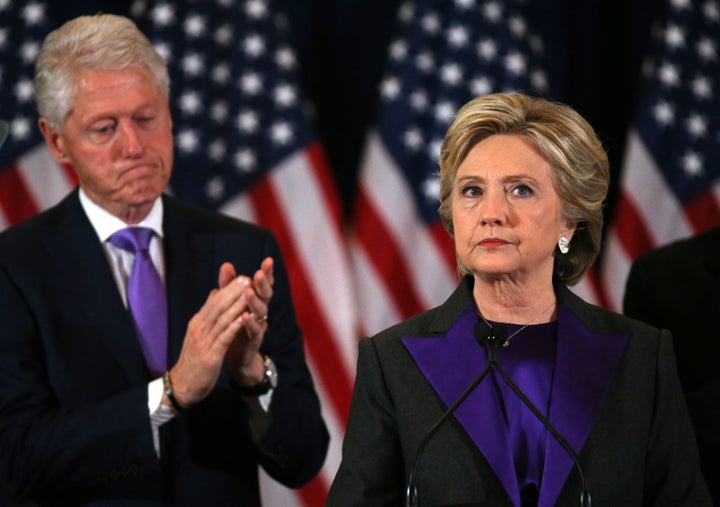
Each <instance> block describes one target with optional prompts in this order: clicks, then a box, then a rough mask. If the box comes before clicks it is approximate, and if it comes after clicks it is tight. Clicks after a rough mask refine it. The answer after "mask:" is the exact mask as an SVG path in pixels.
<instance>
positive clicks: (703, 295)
mask: <svg viewBox="0 0 720 507" xmlns="http://www.w3.org/2000/svg"><path fill="white" fill-rule="evenodd" d="M623 310H624V313H625V314H626V315H629V316H631V317H634V318H636V319H639V320H642V321H644V322H647V323H648V324H652V325H653V326H657V327H661V328H666V329H669V330H670V332H671V333H672V335H673V342H674V346H675V355H676V357H677V367H678V374H679V376H680V382H681V383H682V386H683V389H684V390H685V398H686V400H687V404H688V409H689V411H690V418H691V419H692V421H693V425H694V427H695V434H696V436H697V440H698V446H699V449H700V463H701V466H702V469H703V473H704V474H705V478H706V480H707V482H708V486H709V487H710V492H711V493H712V495H713V499H714V501H715V505H720V324H718V322H719V321H718V316H720V228H718V229H714V230H712V231H709V232H706V233H703V234H699V235H697V236H694V237H692V238H690V239H686V240H683V241H678V242H675V243H672V244H670V245H667V246H665V247H663V248H659V249H657V250H654V251H652V252H649V253H647V254H645V255H643V256H641V257H639V258H638V259H637V260H636V261H635V262H634V263H633V266H632V269H631V270H630V276H629V277H628V282H627V287H626V290H625V299H624V302H623Z"/></svg>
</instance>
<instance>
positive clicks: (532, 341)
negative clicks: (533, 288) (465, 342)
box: [491, 321, 557, 505]
mask: <svg viewBox="0 0 720 507" xmlns="http://www.w3.org/2000/svg"><path fill="white" fill-rule="evenodd" d="M491 324H493V325H494V323H493V322H491ZM506 326H507V330H508V335H509V336H512V335H513V333H515V332H516V331H517V330H518V329H520V328H521V327H522V326H519V325H515V324H507V325H506ZM556 343H557V321H555V322H549V323H545V324H533V325H530V326H528V327H526V328H525V329H523V330H522V331H520V332H519V333H518V334H517V335H515V336H513V337H512V339H511V340H510V342H509V345H508V347H507V348H505V347H500V348H499V350H498V362H499V364H500V367H501V368H502V369H503V370H504V371H505V373H506V374H507V376H508V377H510V379H511V380H512V381H513V382H514V383H515V384H516V385H517V386H518V387H519V388H520V390H521V391H522V392H523V393H525V395H526V396H527V397H528V399H529V400H530V401H531V402H532V403H533V404H534V405H535V406H536V407H537V408H538V410H539V411H540V412H541V413H542V414H543V415H545V416H546V417H548V414H549V410H550V402H551V400H550V392H551V390H552V382H553V373H554V371H555V345H556ZM492 375H493V381H494V385H495V391H496V393H497V395H498V399H499V401H500V406H501V407H502V410H503V416H504V419H505V424H506V426H507V432H508V439H509V443H510V451H511V452H512V455H513V462H514V464H515V473H516V474H517V480H518V485H519V487H520V491H521V492H525V493H526V494H527V495H529V497H530V498H532V497H533V496H535V495H536V494H537V491H538V490H539V489H540V482H541V479H542V475H543V464H544V463H545V451H546V446H547V440H548V438H552V436H551V435H548V431H547V430H546V429H545V427H544V426H543V424H542V423H541V422H540V421H539V420H538V419H537V418H536V417H535V415H534V414H533V413H532V412H531V411H530V409H529V408H528V407H527V406H525V404H524V403H523V401H522V400H521V399H520V398H519V397H518V396H517V395H516V394H515V393H514V392H513V391H512V390H511V388H510V387H509V386H508V385H507V383H506V382H505V381H504V380H503V379H502V377H501V376H500V374H499V373H498V372H497V371H493V372H492ZM523 496H526V495H523ZM535 498H537V497H535ZM536 505H537V504H536Z"/></svg>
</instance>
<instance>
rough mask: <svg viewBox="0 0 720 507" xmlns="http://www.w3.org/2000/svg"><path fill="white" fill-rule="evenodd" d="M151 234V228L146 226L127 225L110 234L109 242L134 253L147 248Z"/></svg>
mask: <svg viewBox="0 0 720 507" xmlns="http://www.w3.org/2000/svg"><path fill="white" fill-rule="evenodd" d="M153 234H154V232H153V230H152V229H150V228H148V227H127V228H125V229H120V230H119V231H117V232H116V233H115V234H113V235H112V236H110V243H112V244H113V245H115V246H116V247H118V248H122V249H123V250H126V251H128V252H132V253H135V254H136V253H138V252H144V251H147V250H148V248H149V246H150V239H152V237H153Z"/></svg>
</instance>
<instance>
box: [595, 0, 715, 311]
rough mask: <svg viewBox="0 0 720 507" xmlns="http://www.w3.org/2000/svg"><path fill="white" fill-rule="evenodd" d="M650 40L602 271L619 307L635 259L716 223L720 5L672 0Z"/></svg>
mask: <svg viewBox="0 0 720 507" xmlns="http://www.w3.org/2000/svg"><path fill="white" fill-rule="evenodd" d="M654 40H655V49H654V51H653V54H652V55H651V58H649V59H648V61H647V64H646V66H645V69H644V73H645V78H646V88H645V90H644V94H643V96H642V98H641V101H640V103H639V109H638V113H637V116H636V119H635V122H634V125H633V127H632V129H631V131H630V134H629V138H628V149H627V151H626V154H625V161H624V164H623V174H622V177H621V183H620V186H621V190H620V194H619V198H618V204H617V206H616V211H615V215H614V219H613V221H612V226H611V227H610V229H609V232H608V235H607V239H606V247H605V248H604V250H603V257H602V266H601V271H600V273H601V277H600V284H599V287H598V289H599V290H598V301H599V302H600V303H602V304H603V305H604V306H607V307H608V308H611V309H613V310H616V311H620V310H621V309H622V298H623V295H624V291H625V282H626V279H627V275H628V273H629V271H630V265H631V264H632V261H633V259H635V258H636V257H637V256H638V255H640V254H642V253H643V252H646V251H648V250H650V249H652V248H655V247H658V246H660V245H663V244H666V243H669V242H671V241H673V240H676V239H680V238H683V237H686V236H690V235H693V234H695V233H698V232H700V231H703V230H706V229H708V228H711V227H714V226H718V225H720V54H719V53H720V3H718V1H717V0H704V1H701V2H693V1H691V0H671V1H670V2H669V3H668V9H667V16H666V19H665V20H664V21H663V22H661V23H659V24H658V26H657V27H656V29H655V30H654Z"/></svg>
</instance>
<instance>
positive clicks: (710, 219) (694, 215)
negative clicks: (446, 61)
mask: <svg viewBox="0 0 720 507" xmlns="http://www.w3.org/2000/svg"><path fill="white" fill-rule="evenodd" d="M684 211H685V216H687V219H688V221H689V222H690V223H691V224H692V226H693V229H694V231H695V232H702V231H706V230H708V229H712V228H713V227H717V226H719V225H720V207H718V202H717V200H716V199H715V195H714V194H713V192H712V190H710V191H707V192H704V193H702V194H700V196H699V197H697V198H695V199H694V200H692V201H690V202H689V203H688V204H686V205H685V206H684Z"/></svg>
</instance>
